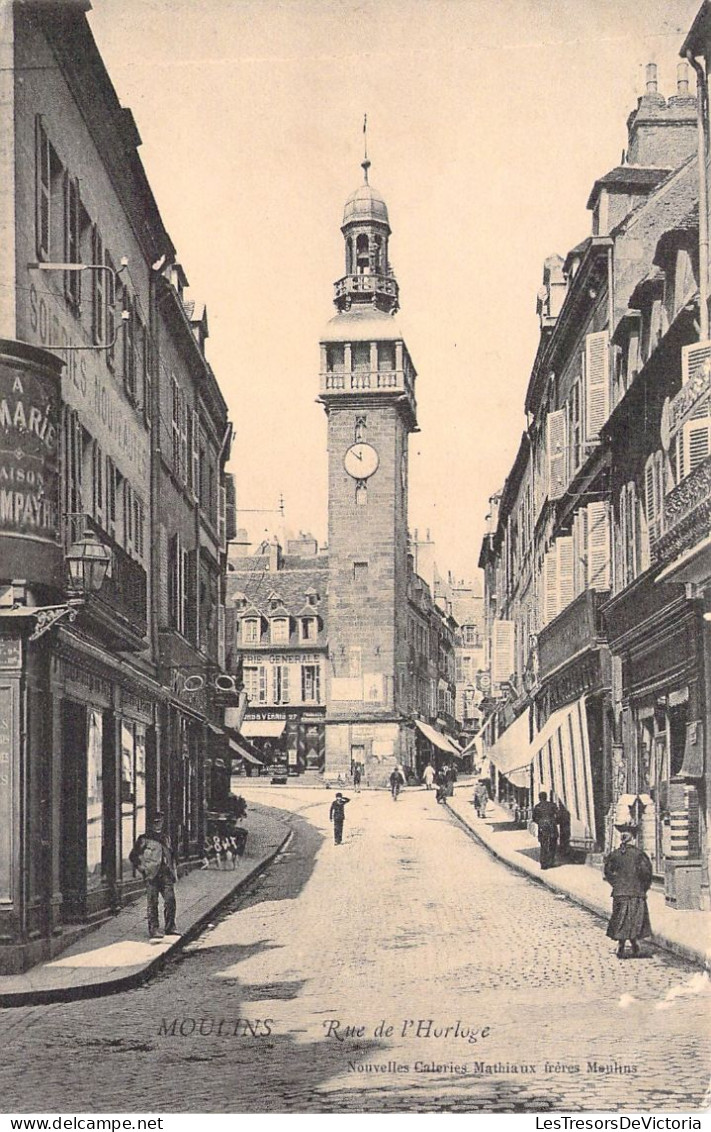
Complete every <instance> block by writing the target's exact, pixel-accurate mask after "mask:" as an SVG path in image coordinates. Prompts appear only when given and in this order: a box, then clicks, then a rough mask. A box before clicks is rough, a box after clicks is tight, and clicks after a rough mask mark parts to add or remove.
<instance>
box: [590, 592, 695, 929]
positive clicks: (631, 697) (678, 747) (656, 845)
mask: <svg viewBox="0 0 711 1132" xmlns="http://www.w3.org/2000/svg"><path fill="white" fill-rule="evenodd" d="M656 573H658V571H656V570H652V571H649V572H647V574H645V575H642V576H641V577H640V578H639V579H637V581H636V582H635V583H634V584H633V585H632V586H631V587H629V588H628V590H626V591H624V592H623V593H622V594H621V595H619V597H618V598H616V599H615V600H614V602H611V603H610V623H611V625H614V626H615V637H614V640H611V646H612V647H613V649H614V652H615V653H616V654H617V656H618V657H619V660H620V687H619V695H618V705H617V706H618V710H619V718H620V727H619V737H620V742H619V745H618V747H617V748H616V750H615V769H616V780H617V789H616V797H615V799H614V803H615V804H614V808H613V810H612V811H611V814H610V821H609V823H608V824H609V841H610V844H611V845H612V844H614V837H615V835H614V826H615V825H618V824H621V823H622V822H623V821H629V820H632V821H633V822H634V823H635V824H636V825H637V826H638V827H639V845H640V848H642V849H644V851H645V852H646V853H647V854H648V855H649V857H650V858H651V860H652V864H653V867H654V873H655V875H656V876H657V877H658V878H659V879H660V880H664V884H665V892H666V897H667V900H668V902H669V903H672V904H674V905H676V906H677V907H679V908H699V907H705V906H707V905H706V903H705V902H706V901H708V866H707V862H706V852H707V835H706V821H705V808H706V800H705V790H704V777H703V776H704V757H703V732H704V728H703V713H704V684H703V663H702V654H703V623H702V618H701V614H700V611H699V609H698V608H697V607H696V604H695V603H694V602H693V601H689V600H687V598H686V594H685V591H684V588H683V586H680V585H676V586H675V585H657V584H656V580H655V575H656Z"/></svg>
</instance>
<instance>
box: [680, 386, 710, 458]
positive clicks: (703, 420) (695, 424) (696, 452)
mask: <svg viewBox="0 0 711 1132" xmlns="http://www.w3.org/2000/svg"><path fill="white" fill-rule="evenodd" d="M681 436H682V437H683V440H682V443H681V446H680V456H681V460H680V463H681V469H682V477H683V478H686V476H689V475H691V473H692V472H693V471H694V470H695V469H696V468H698V466H699V464H702V463H703V461H704V460H705V459H706V458H707V457H708V456H709V454H711V401H710V400H709V398H708V397H703V398H702V399H701V401H700V402H699V403H698V405H696V407H695V408H694V411H693V413H692V415H691V418H690V419H689V420H688V421H686V422H685V424H684V425H683V427H682V430H681Z"/></svg>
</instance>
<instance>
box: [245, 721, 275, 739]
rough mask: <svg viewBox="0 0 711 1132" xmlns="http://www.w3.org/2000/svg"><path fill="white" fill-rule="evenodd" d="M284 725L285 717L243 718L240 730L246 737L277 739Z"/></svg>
mask: <svg viewBox="0 0 711 1132" xmlns="http://www.w3.org/2000/svg"><path fill="white" fill-rule="evenodd" d="M285 727H286V720H285V719H245V720H244V721H243V723H242V726H241V727H240V731H241V732H242V734H243V735H244V737H245V738H246V739H278V738H279V736H280V735H281V734H283V731H284V728H285Z"/></svg>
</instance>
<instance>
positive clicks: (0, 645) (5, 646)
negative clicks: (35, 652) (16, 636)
mask: <svg viewBox="0 0 711 1132" xmlns="http://www.w3.org/2000/svg"><path fill="white" fill-rule="evenodd" d="M21 667H22V642H21V641H16V640H7V638H5V639H2V638H0V668H21Z"/></svg>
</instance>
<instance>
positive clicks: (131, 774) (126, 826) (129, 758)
mask: <svg viewBox="0 0 711 1132" xmlns="http://www.w3.org/2000/svg"><path fill="white" fill-rule="evenodd" d="M145 827H146V729H145V727H144V726H143V724H142V723H133V722H132V721H131V720H122V721H121V856H122V860H123V874H124V876H130V875H131V864H130V862H129V860H128V854H129V853H130V852H131V848H132V846H133V843H134V841H135V840H136V838H137V837H138V836H139V834H141V833H143V832H144V830H145Z"/></svg>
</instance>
